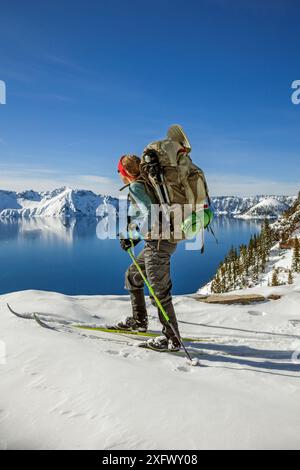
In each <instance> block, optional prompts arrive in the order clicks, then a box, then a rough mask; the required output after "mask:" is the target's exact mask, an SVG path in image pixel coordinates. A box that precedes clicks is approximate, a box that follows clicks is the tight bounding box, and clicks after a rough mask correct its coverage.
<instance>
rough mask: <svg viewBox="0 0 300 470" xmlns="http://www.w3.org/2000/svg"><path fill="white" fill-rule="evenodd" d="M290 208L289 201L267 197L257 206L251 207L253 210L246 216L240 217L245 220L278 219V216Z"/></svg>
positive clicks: (245, 214)
mask: <svg viewBox="0 0 300 470" xmlns="http://www.w3.org/2000/svg"><path fill="white" fill-rule="evenodd" d="M288 208H289V205H288V204H287V201H285V202H283V201H282V200H278V199H276V198H275V197H267V198H265V199H263V200H262V201H260V202H259V203H258V204H256V205H255V206H253V207H251V209H249V210H248V211H247V212H245V213H244V214H241V215H239V217H240V218H244V219H253V218H256V219H266V218H269V219H273V218H278V216H279V215H281V214H282V213H283V212H285V211H286V210H287V209H288Z"/></svg>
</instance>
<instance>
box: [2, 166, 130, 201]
mask: <svg viewBox="0 0 300 470" xmlns="http://www.w3.org/2000/svg"><path fill="white" fill-rule="evenodd" d="M62 186H69V187H71V188H73V189H89V190H91V191H93V192H95V193H96V194H109V195H112V196H117V195H118V190H119V188H120V186H121V184H120V183H119V182H118V181H117V180H113V179H111V178H108V177H105V176H100V175H70V174H64V173H61V172H58V171H53V170H51V169H44V168H24V167H14V168H13V169H12V168H8V167H7V166H4V165H0V189H3V190H9V191H24V190H27V189H34V190H36V191H48V190H52V189H56V188H59V187H62Z"/></svg>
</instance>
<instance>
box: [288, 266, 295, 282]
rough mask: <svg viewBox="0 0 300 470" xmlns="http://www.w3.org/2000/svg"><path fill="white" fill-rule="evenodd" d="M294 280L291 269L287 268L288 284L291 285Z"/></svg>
mask: <svg viewBox="0 0 300 470" xmlns="http://www.w3.org/2000/svg"><path fill="white" fill-rule="evenodd" d="M293 282H294V278H293V273H292V270H291V269H290V270H289V278H288V284H289V285H290V286H291V285H292V284H293Z"/></svg>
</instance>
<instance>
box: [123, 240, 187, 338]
mask: <svg viewBox="0 0 300 470" xmlns="http://www.w3.org/2000/svg"><path fill="white" fill-rule="evenodd" d="M175 250H176V243H171V242H169V241H166V240H161V241H160V243H159V244H158V242H157V241H156V240H155V241H146V242H145V247H144V249H143V250H142V252H141V253H140V254H139V256H138V257H137V261H138V263H139V265H140V267H141V269H142V271H143V274H144V275H145V276H146V277H147V279H148V281H149V283H150V284H151V286H152V287H153V290H154V293H155V295H156V296H157V298H158V299H159V300H160V302H161V304H162V306H163V307H164V309H165V310H166V312H167V314H168V316H169V318H170V322H171V323H172V325H173V327H174V328H175V331H176V333H177V335H179V331H178V324H177V319H176V315H175V311H174V307H173V303H172V296H171V290H172V281H171V275H170V260H171V255H172V254H173V253H174V252H175ZM125 287H126V289H128V290H129V292H130V296H131V304H132V312H133V317H134V318H135V319H136V320H138V321H141V322H145V320H147V310H146V303H145V296H144V281H143V279H142V277H141V275H140V273H139V272H138V270H137V268H136V267H135V265H134V264H132V265H131V266H130V267H129V268H128V270H127V272H126V277H125ZM150 297H151V296H150ZM151 302H152V305H154V306H157V305H156V303H155V300H154V299H153V298H152V297H151ZM158 315H159V319H160V321H161V323H162V325H163V334H164V335H165V336H166V337H167V338H174V336H175V335H174V332H173V331H172V328H171V327H170V325H169V323H168V322H167V321H166V320H165V318H164V316H163V314H162V313H161V311H160V310H159V309H158Z"/></svg>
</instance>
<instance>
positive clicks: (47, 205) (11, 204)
mask: <svg viewBox="0 0 300 470" xmlns="http://www.w3.org/2000/svg"><path fill="white" fill-rule="evenodd" d="M107 204H113V205H116V200H115V199H114V198H111V197H109V196H98V195H96V194H95V193H93V192H92V191H85V190H73V189H71V188H67V187H65V188H60V189H56V190H54V191H49V192H43V193H37V192H34V191H26V192H23V193H14V192H7V191H0V217H2V218H9V217H75V216H76V217H77V216H82V215H84V216H96V215H98V212H99V213H100V214H103V213H105V207H106V206H107Z"/></svg>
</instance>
